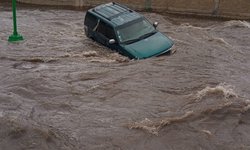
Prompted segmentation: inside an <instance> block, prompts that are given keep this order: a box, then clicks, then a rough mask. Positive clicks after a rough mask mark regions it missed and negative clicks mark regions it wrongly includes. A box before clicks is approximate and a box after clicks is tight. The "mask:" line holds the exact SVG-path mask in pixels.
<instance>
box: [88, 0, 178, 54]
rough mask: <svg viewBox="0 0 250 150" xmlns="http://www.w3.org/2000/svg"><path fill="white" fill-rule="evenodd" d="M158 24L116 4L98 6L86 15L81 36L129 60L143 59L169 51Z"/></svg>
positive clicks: (167, 39)
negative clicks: (83, 35)
mask: <svg viewBox="0 0 250 150" xmlns="http://www.w3.org/2000/svg"><path fill="white" fill-rule="evenodd" d="M157 26H158V22H154V23H153V24H152V23H150V22H149V21H148V20H147V19H146V18H145V17H144V16H143V15H141V14H139V13H137V12H136V11H134V10H132V9H130V8H128V7H127V6H124V5H121V4H119V3H115V2H111V3H107V4H101V5H98V6H96V7H94V8H91V9H89V10H88V11H87V12H86V15H85V20H84V31H85V35H86V36H87V37H89V38H91V39H93V40H94V41H96V42H98V43H101V44H103V45H104V46H106V47H108V48H110V49H113V50H115V51H117V52H119V53H120V54H122V55H125V56H127V57H129V58H130V59H146V58H150V57H154V56H159V55H161V54H164V53H167V52H170V51H171V48H172V47H173V45H174V42H173V41H172V40H171V39H170V38H168V37H167V36H165V35H164V34H162V33H161V32H159V31H158V30H157V29H156V28H157Z"/></svg>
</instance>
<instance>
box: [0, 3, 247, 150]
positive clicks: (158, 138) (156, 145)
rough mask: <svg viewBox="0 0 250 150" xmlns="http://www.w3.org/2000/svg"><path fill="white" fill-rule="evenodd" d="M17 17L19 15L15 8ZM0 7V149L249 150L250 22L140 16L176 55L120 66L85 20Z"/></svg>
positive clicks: (68, 13) (65, 13) (79, 15)
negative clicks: (89, 34)
mask: <svg viewBox="0 0 250 150" xmlns="http://www.w3.org/2000/svg"><path fill="white" fill-rule="evenodd" d="M19 8H20V7H19ZM11 15H12V13H11V10H10V5H9V4H3V5H2V4H1V5H0V85H1V86H0V149H1V150H21V149H25V150H83V149H124V150H127V149H142V150H144V149H169V150H170V149H171V150H172V149H173V150H195V149H225V150H228V149H235V150H238V149H244V150H245V149H246V150H247V149H250V110H249V109H250V23H249V22H247V21H239V20H231V21H223V20H211V19H210V20H208V19H199V18H187V17H177V16H163V15H159V14H155V13H145V16H146V17H147V18H149V19H150V21H152V22H153V21H158V22H160V25H159V30H160V31H162V32H163V33H164V34H167V35H168V36H169V37H171V38H172V39H173V40H174V42H175V50H176V53H174V54H172V55H164V56H160V57H156V58H150V59H146V60H140V61H135V60H128V59H127V58H126V57H123V56H121V55H119V54H117V53H115V52H112V51H111V50H109V49H106V48H104V47H103V46H101V45H99V44H97V43H95V42H93V41H92V40H90V39H87V38H86V36H85V35H84V31H83V21H84V15H85V12H84V11H73V10H57V9H54V10H53V9H44V8H43V9H41V8H37V7H22V8H21V9H19V10H18V25H19V26H18V27H19V28H18V31H19V33H21V34H22V35H23V36H24V37H25V41H23V42H19V43H15V44H12V43H8V42H7V38H8V36H9V35H10V34H11V33H12V18H11Z"/></svg>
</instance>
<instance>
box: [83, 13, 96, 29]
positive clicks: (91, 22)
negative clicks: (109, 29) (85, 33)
mask: <svg viewBox="0 0 250 150" xmlns="http://www.w3.org/2000/svg"><path fill="white" fill-rule="evenodd" d="M85 22H86V25H87V26H88V28H90V29H92V30H93V29H94V27H95V26H96V25H97V18H96V17H95V16H94V15H92V14H90V13H87V14H86V18H85Z"/></svg>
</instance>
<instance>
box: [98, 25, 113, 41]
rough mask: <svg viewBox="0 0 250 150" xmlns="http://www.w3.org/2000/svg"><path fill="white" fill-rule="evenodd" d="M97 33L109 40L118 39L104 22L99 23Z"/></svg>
mask: <svg viewBox="0 0 250 150" xmlns="http://www.w3.org/2000/svg"><path fill="white" fill-rule="evenodd" d="M96 31H97V32H99V33H100V34H102V35H104V36H105V37H106V38H107V39H116V36H115V32H114V30H113V28H112V27H111V26H109V25H108V24H106V23H104V22H103V21H100V22H99V25H98V27H97V29H96Z"/></svg>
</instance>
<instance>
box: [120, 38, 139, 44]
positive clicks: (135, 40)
mask: <svg viewBox="0 0 250 150" xmlns="http://www.w3.org/2000/svg"><path fill="white" fill-rule="evenodd" d="M140 40H141V39H140V38H136V39H132V40H127V41H125V42H122V43H124V44H132V43H135V42H137V41H140Z"/></svg>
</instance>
